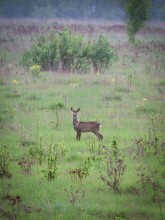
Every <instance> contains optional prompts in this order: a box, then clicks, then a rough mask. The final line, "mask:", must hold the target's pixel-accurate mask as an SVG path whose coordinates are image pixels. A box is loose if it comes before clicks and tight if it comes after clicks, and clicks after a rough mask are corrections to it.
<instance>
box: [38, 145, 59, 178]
mask: <svg viewBox="0 0 165 220" xmlns="http://www.w3.org/2000/svg"><path fill="white" fill-rule="evenodd" d="M46 161H47V168H46V169H45V170H42V171H41V172H42V173H43V174H44V177H45V178H46V179H47V180H48V181H50V180H53V179H55V178H56V177H57V175H58V173H57V171H58V154H57V152H55V151H54V150H52V147H51V145H50V148H49V153H48V155H47V157H46Z"/></svg>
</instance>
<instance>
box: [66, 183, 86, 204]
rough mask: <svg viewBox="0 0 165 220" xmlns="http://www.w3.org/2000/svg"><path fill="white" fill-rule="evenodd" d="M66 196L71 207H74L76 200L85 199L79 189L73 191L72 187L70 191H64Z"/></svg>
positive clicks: (83, 192) (83, 193)
mask: <svg viewBox="0 0 165 220" xmlns="http://www.w3.org/2000/svg"><path fill="white" fill-rule="evenodd" d="M64 191H65V192H66V194H67V197H68V199H69V201H70V203H71V204H72V205H76V204H77V203H78V200H80V199H84V198H85V191H84V190H82V191H80V190H79V189H75V188H74V187H73V186H71V187H70V190H67V189H64Z"/></svg>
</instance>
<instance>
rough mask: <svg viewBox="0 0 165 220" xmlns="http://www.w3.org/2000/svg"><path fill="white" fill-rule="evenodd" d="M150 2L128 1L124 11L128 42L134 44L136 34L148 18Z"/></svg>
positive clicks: (140, 0)
mask: <svg viewBox="0 0 165 220" xmlns="http://www.w3.org/2000/svg"><path fill="white" fill-rule="evenodd" d="M150 5H151V4H150V0H128V1H127V4H126V11H127V15H128V21H127V31H128V36H129V41H130V42H132V43H134V42H135V35H136V33H137V32H138V31H139V30H140V28H142V27H143V26H144V24H145V22H146V20H147V18H148V11H149V8H150Z"/></svg>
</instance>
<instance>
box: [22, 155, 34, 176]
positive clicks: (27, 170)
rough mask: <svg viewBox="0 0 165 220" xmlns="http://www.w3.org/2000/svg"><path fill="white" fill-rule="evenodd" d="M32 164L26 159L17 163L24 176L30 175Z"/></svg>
mask: <svg viewBox="0 0 165 220" xmlns="http://www.w3.org/2000/svg"><path fill="white" fill-rule="evenodd" d="M32 164H33V163H32V161H31V160H30V159H28V158H22V160H21V161H19V163H18V165H19V166H20V167H21V169H22V173H23V174H25V175H30V174H31V169H32Z"/></svg>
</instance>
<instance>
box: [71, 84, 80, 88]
mask: <svg viewBox="0 0 165 220" xmlns="http://www.w3.org/2000/svg"><path fill="white" fill-rule="evenodd" d="M69 85H70V86H71V87H72V88H75V87H77V86H79V84H78V83H71V84H69Z"/></svg>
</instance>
